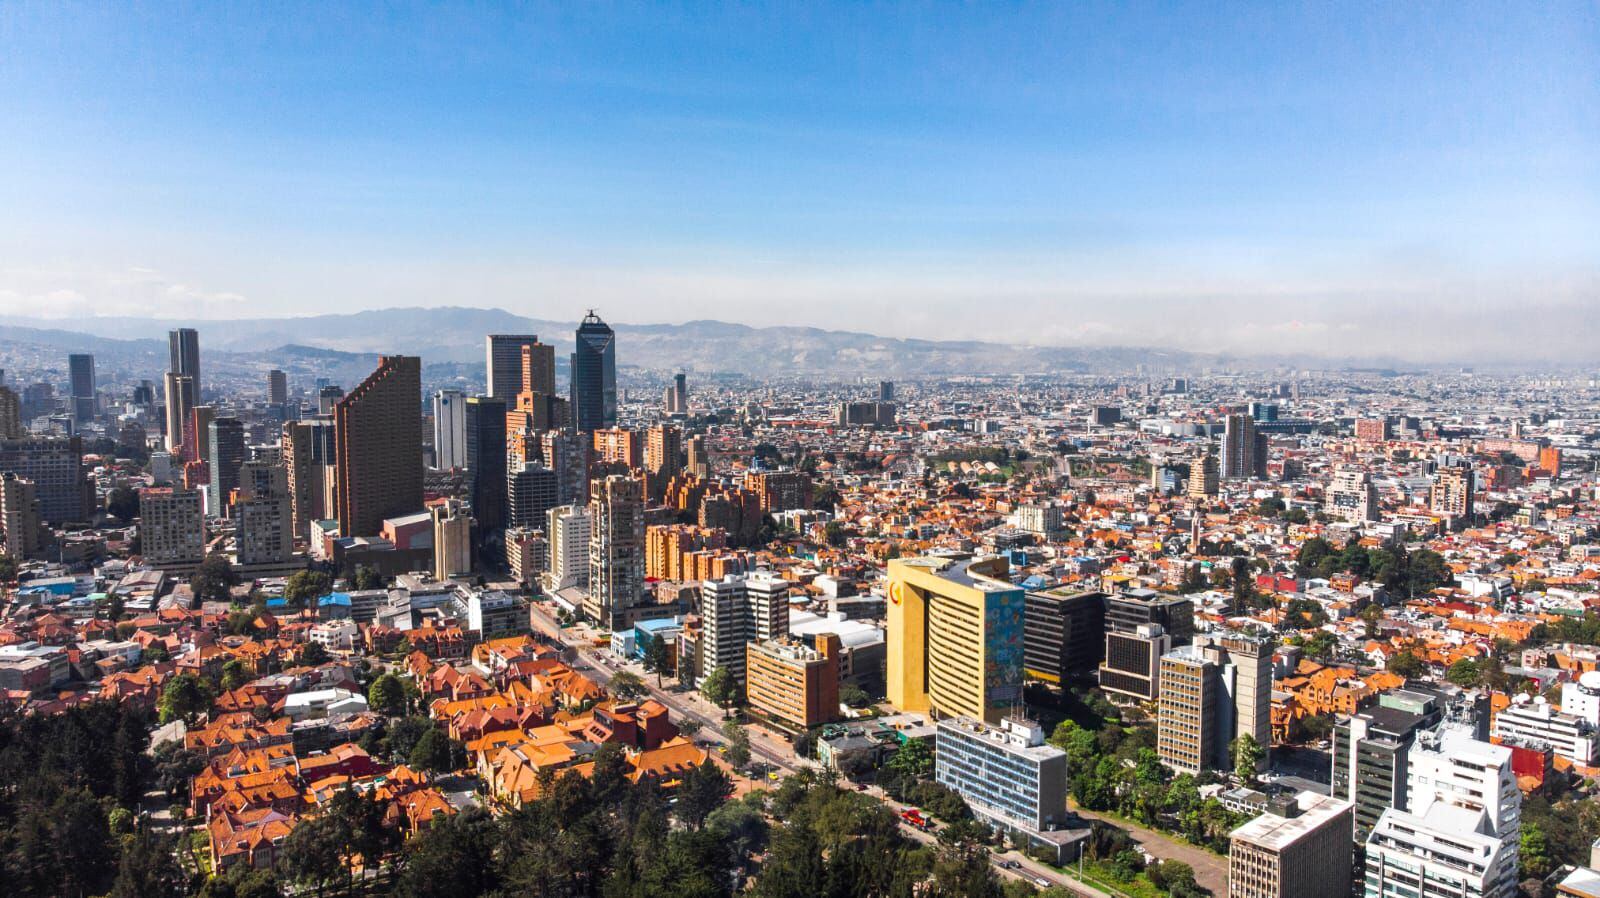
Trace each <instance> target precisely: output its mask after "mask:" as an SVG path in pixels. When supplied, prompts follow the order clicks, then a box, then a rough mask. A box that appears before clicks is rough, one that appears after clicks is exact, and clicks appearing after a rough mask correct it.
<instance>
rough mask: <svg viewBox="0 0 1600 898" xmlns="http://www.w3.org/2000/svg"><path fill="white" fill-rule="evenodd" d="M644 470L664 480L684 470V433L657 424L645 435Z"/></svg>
mask: <svg viewBox="0 0 1600 898" xmlns="http://www.w3.org/2000/svg"><path fill="white" fill-rule="evenodd" d="M644 469H645V470H646V471H648V472H649V473H650V474H652V475H654V476H655V477H658V478H662V479H663V480H664V479H665V478H667V477H671V476H672V475H674V474H676V473H678V472H679V471H681V470H683V431H681V430H679V429H678V428H676V427H669V426H667V425H665V424H657V425H656V426H654V427H652V428H650V429H649V431H647V432H646V433H645V442H644Z"/></svg>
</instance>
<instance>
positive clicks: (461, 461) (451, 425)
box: [433, 338, 492, 470]
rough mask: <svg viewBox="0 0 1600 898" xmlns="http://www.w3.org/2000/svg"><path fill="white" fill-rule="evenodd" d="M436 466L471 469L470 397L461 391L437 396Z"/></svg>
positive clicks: (444, 392) (435, 415)
mask: <svg viewBox="0 0 1600 898" xmlns="http://www.w3.org/2000/svg"><path fill="white" fill-rule="evenodd" d="M491 339H492V338H491ZM433 466H434V467H436V468H439V469H441V470H449V469H451V468H464V467H466V466H467V397H466V394H464V393H462V392H461V391H460V390H439V391H438V392H436V393H434V394H433Z"/></svg>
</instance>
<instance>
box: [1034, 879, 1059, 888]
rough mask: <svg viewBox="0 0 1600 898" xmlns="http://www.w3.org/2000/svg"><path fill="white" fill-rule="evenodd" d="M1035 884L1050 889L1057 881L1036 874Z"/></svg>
mask: <svg viewBox="0 0 1600 898" xmlns="http://www.w3.org/2000/svg"><path fill="white" fill-rule="evenodd" d="M1033 884H1034V885H1036V886H1038V887H1039V888H1041V889H1048V888H1050V887H1051V886H1053V885H1055V883H1053V882H1051V881H1050V880H1048V879H1045V878H1044V877H1043V876H1035V877H1034V878H1033Z"/></svg>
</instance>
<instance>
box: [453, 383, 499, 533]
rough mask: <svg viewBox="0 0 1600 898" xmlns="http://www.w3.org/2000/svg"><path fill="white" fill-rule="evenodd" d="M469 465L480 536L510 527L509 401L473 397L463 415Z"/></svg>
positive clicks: (473, 507) (473, 510) (467, 402)
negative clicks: (507, 427)
mask: <svg viewBox="0 0 1600 898" xmlns="http://www.w3.org/2000/svg"><path fill="white" fill-rule="evenodd" d="M463 422H464V425H465V429H466V441H465V444H464V446H465V449H466V462H467V464H466V467H467V476H468V478H469V479H470V481H471V484H472V492H471V495H472V516H473V518H475V519H476V520H477V522H478V536H479V538H480V539H484V538H487V537H489V536H490V535H491V534H495V533H498V532H500V531H501V530H504V529H505V528H506V403H505V400H503V399H496V398H494V397H492V396H471V397H468V399H467V401H466V414H465V415H464V416H463Z"/></svg>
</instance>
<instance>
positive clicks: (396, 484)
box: [333, 356, 504, 536]
mask: <svg viewBox="0 0 1600 898" xmlns="http://www.w3.org/2000/svg"><path fill="white" fill-rule="evenodd" d="M333 420H334V428H335V430H334V434H335V441H336V445H337V453H338V461H337V464H338V469H339V487H338V510H339V532H340V534H342V535H344V536H371V535H374V534H376V533H378V532H379V531H380V530H382V528H383V519H384V518H390V517H396V516H399V515H404V514H414V513H416V512H418V511H420V510H421V509H422V447H421V440H422V360H421V359H419V358H417V357H415V356H384V357H382V358H380V359H379V361H378V368H377V370H376V371H374V372H373V373H372V374H371V375H370V376H368V377H367V379H366V380H364V381H362V382H361V385H360V386H358V387H356V388H355V389H354V390H351V391H350V394H349V395H348V396H345V397H344V398H343V399H340V400H339V402H338V403H337V404H336V405H335V406H334V410H333ZM501 473H502V475H503V474H504V472H503V471H502V472H501Z"/></svg>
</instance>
